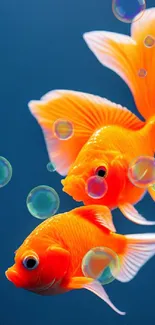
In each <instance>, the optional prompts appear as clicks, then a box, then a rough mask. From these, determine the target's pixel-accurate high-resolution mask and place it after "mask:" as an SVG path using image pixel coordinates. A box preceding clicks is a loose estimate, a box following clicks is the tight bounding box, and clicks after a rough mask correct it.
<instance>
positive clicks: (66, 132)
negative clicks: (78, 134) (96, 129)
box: [53, 119, 74, 140]
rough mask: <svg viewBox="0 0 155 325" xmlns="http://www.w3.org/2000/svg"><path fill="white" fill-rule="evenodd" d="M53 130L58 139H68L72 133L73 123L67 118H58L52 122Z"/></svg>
mask: <svg viewBox="0 0 155 325" xmlns="http://www.w3.org/2000/svg"><path fill="white" fill-rule="evenodd" d="M53 132H54V135H55V136H56V137H57V138H58V139H59V140H68V139H70V138H71V137H72V136H73V134H74V128H73V123H72V122H70V121H67V120H63V119H58V120H56V121H55V122H54V124H53Z"/></svg>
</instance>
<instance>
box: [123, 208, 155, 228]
mask: <svg viewBox="0 0 155 325" xmlns="http://www.w3.org/2000/svg"><path fill="white" fill-rule="evenodd" d="M118 208H119V209H120V211H121V212H122V213H123V214H124V216H125V217H126V218H127V219H129V220H130V221H133V222H135V223H137V224H138V225H145V226H153V225H155V221H149V220H146V219H145V218H144V217H143V216H141V214H139V213H138V211H137V210H136V209H135V208H134V207H133V205H131V204H129V203H126V204H124V205H119V207H118Z"/></svg>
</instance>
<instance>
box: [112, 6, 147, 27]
mask: <svg viewBox="0 0 155 325" xmlns="http://www.w3.org/2000/svg"><path fill="white" fill-rule="evenodd" d="M145 9H146V2H145V0H113V1H112V10H113V13H114V15H115V17H116V18H117V19H119V20H120V21H122V22H124V23H132V22H135V21H137V20H139V19H140V18H141V17H142V15H143V13H144V10H145ZM137 15H138V16H137Z"/></svg>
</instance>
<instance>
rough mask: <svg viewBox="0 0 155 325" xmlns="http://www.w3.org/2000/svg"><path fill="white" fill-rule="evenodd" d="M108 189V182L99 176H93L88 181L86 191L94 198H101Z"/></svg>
mask: <svg viewBox="0 0 155 325" xmlns="http://www.w3.org/2000/svg"><path fill="white" fill-rule="evenodd" d="M107 190H108V185H107V182H106V180H105V179H104V178H102V177H99V176H91V177H90V178H88V180H87V183H86V192H87V194H88V196H90V197H91V198H93V199H101V198H102V197H103V196H104V195H105V194H106V193H107Z"/></svg>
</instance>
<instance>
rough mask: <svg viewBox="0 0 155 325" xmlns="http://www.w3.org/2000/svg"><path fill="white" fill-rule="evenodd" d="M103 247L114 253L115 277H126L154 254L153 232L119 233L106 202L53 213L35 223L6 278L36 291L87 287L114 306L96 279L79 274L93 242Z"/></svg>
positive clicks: (49, 292) (154, 239)
mask: <svg viewBox="0 0 155 325" xmlns="http://www.w3.org/2000/svg"><path fill="white" fill-rule="evenodd" d="M99 246H100V247H107V248H110V249H111V250H113V252H115V253H116V254H117V256H118V257H119V260H120V272H119V273H118V274H117V276H116V279H117V280H119V281H121V282H128V281H131V280H132V279H133V278H134V277H135V276H136V274H137V273H138V271H139V270H140V268H141V267H142V266H143V265H144V264H145V263H146V262H147V261H148V260H149V259H150V258H151V257H153V256H154V255H155V234H151V233H150V234H139V235H119V234H116V229H115V227H114V224H113V221H112V215H111V212H110V210H109V209H108V208H107V207H105V206H99V205H91V206H82V207H79V208H75V209H74V210H71V211H69V212H65V213H62V214H58V215H55V216H54V217H51V218H49V219H46V220H45V221H44V222H42V223H41V224H40V225H39V226H37V227H36V228H35V229H34V230H33V231H32V233H31V234H30V235H29V236H28V237H27V238H26V239H25V240H24V242H23V244H22V245H21V246H20V247H19V248H18V249H17V251H16V252H15V264H14V265H13V266H11V267H10V268H9V269H8V270H7V271H6V277H7V278H8V280H9V281H11V282H13V284H14V285H15V286H16V287H18V288H24V289H26V290H29V291H31V292H33V293H36V294H39V295H48V296H49V295H56V294H61V293H65V292H68V291H70V290H74V289H82V288H84V289H87V290H89V291H91V292H93V293H94V294H96V295H97V296H98V297H100V298H101V299H102V300H104V301H105V302H106V303H107V304H108V305H109V306H110V307H111V308H112V309H113V310H114V311H116V312H117V313H119V314H120V315H124V314H125V313H124V312H121V311H120V310H119V309H117V308H116V307H115V306H114V305H113V303H112V302H111V300H110V298H109V297H108V295H107V293H106V291H105V290H104V288H103V286H102V285H101V283H100V282H99V281H97V280H94V279H92V278H88V277H85V276H84V275H83V273H82V260H83V257H84V256H85V254H86V253H87V252H88V251H89V250H90V249H91V248H93V247H99Z"/></svg>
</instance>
